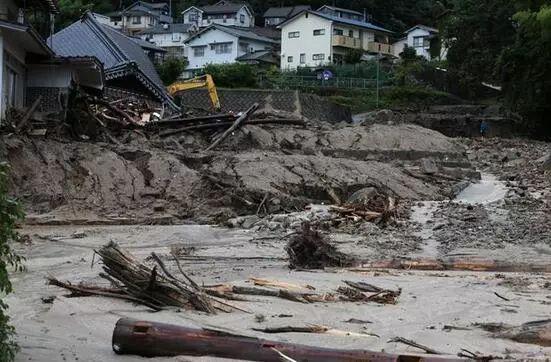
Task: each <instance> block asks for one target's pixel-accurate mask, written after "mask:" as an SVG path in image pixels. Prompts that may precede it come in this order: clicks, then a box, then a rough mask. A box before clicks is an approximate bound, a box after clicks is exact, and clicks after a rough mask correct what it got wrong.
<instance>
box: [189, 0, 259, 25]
mask: <svg viewBox="0 0 551 362" xmlns="http://www.w3.org/2000/svg"><path fill="white" fill-rule="evenodd" d="M182 18H183V23H184V24H195V25H197V26H199V27H207V26H209V25H212V24H220V25H225V26H239V27H244V28H249V27H253V26H254V13H253V11H252V9H251V8H250V7H249V6H248V5H247V4H245V3H243V2H238V3H235V2H231V1H226V0H222V1H219V2H217V3H216V4H214V5H205V6H200V7H199V6H191V7H189V8H187V9H186V10H184V11H183V12H182Z"/></svg>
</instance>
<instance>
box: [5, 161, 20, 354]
mask: <svg viewBox="0 0 551 362" xmlns="http://www.w3.org/2000/svg"><path fill="white" fill-rule="evenodd" d="M7 172H8V165H7V164H6V163H0V297H2V296H5V295H7V294H9V293H11V291H12V286H11V283H10V280H9V278H8V268H9V267H13V268H16V269H18V270H21V269H22V266H21V258H20V257H19V256H17V255H16V254H15V253H14V252H13V250H12V249H11V247H10V242H11V241H13V240H15V239H17V238H18V234H17V232H16V231H15V226H16V223H17V222H18V221H20V220H22V219H23V216H24V215H23V211H22V210H21V207H20V205H19V204H18V203H17V202H16V201H15V200H14V199H12V198H11V197H9V196H8V190H7V182H6V181H7V180H6V179H7ZM7 308H8V306H7V305H6V303H5V302H4V301H3V300H2V299H1V298H0V362H9V361H13V359H14V358H15V353H16V352H17V344H16V343H15V341H14V339H13V337H14V335H15V330H14V328H13V327H12V326H11V325H10V324H9V317H8V316H7V315H6V309H7Z"/></svg>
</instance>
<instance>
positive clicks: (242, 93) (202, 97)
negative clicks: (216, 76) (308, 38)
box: [179, 89, 352, 123]
mask: <svg viewBox="0 0 551 362" xmlns="http://www.w3.org/2000/svg"><path fill="white" fill-rule="evenodd" d="M218 96H219V98H220V103H221V105H222V109H223V110H224V111H233V112H240V111H244V110H246V109H247V108H249V107H250V106H252V105H253V104H254V103H259V104H260V108H264V109H267V110H271V109H273V110H281V111H286V112H291V113H295V114H296V115H297V116H304V117H306V118H308V119H311V120H321V121H327V122H332V123H336V122H350V121H351V119H352V115H351V112H350V109H349V108H347V107H343V106H340V105H336V104H334V103H331V102H329V101H328V100H327V99H326V98H322V97H319V96H317V95H313V94H302V93H299V92H298V91H275V90H260V89H218ZM179 98H180V99H181V104H182V105H183V106H184V108H185V107H186V106H188V107H199V108H205V109H210V108H212V104H211V102H210V98H209V96H208V94H207V91H206V90H204V89H196V90H192V91H187V92H184V93H182V95H181V96H180V97H179Z"/></svg>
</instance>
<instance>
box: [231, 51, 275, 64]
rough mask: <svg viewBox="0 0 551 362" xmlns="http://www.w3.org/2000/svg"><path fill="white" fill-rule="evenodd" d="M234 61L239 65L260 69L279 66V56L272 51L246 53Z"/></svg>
mask: <svg viewBox="0 0 551 362" xmlns="http://www.w3.org/2000/svg"><path fill="white" fill-rule="evenodd" d="M235 60H236V61H237V62H239V63H245V64H251V65H257V66H259V67H261V68H270V67H272V66H274V65H275V66H279V55H278V53H276V52H274V51H273V50H272V49H268V50H255V51H253V52H248V53H245V54H243V55H241V56H239V57H237V58H235Z"/></svg>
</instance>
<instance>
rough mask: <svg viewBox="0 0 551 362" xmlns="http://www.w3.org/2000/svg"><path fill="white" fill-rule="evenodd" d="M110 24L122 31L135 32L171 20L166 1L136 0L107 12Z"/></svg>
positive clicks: (170, 21) (167, 22) (168, 22)
mask: <svg viewBox="0 0 551 362" xmlns="http://www.w3.org/2000/svg"><path fill="white" fill-rule="evenodd" d="M109 17H110V18H111V26H112V27H114V28H115V29H119V30H121V31H122V32H124V33H128V34H137V33H139V32H142V31H144V30H146V29H149V28H153V27H155V26H157V25H159V24H170V23H172V22H173V19H172V17H171V16H170V7H169V5H168V4H167V3H148V2H145V1H136V2H135V3H133V4H132V5H130V6H128V7H126V8H124V9H122V10H121V11H117V12H114V13H111V14H109Z"/></svg>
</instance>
